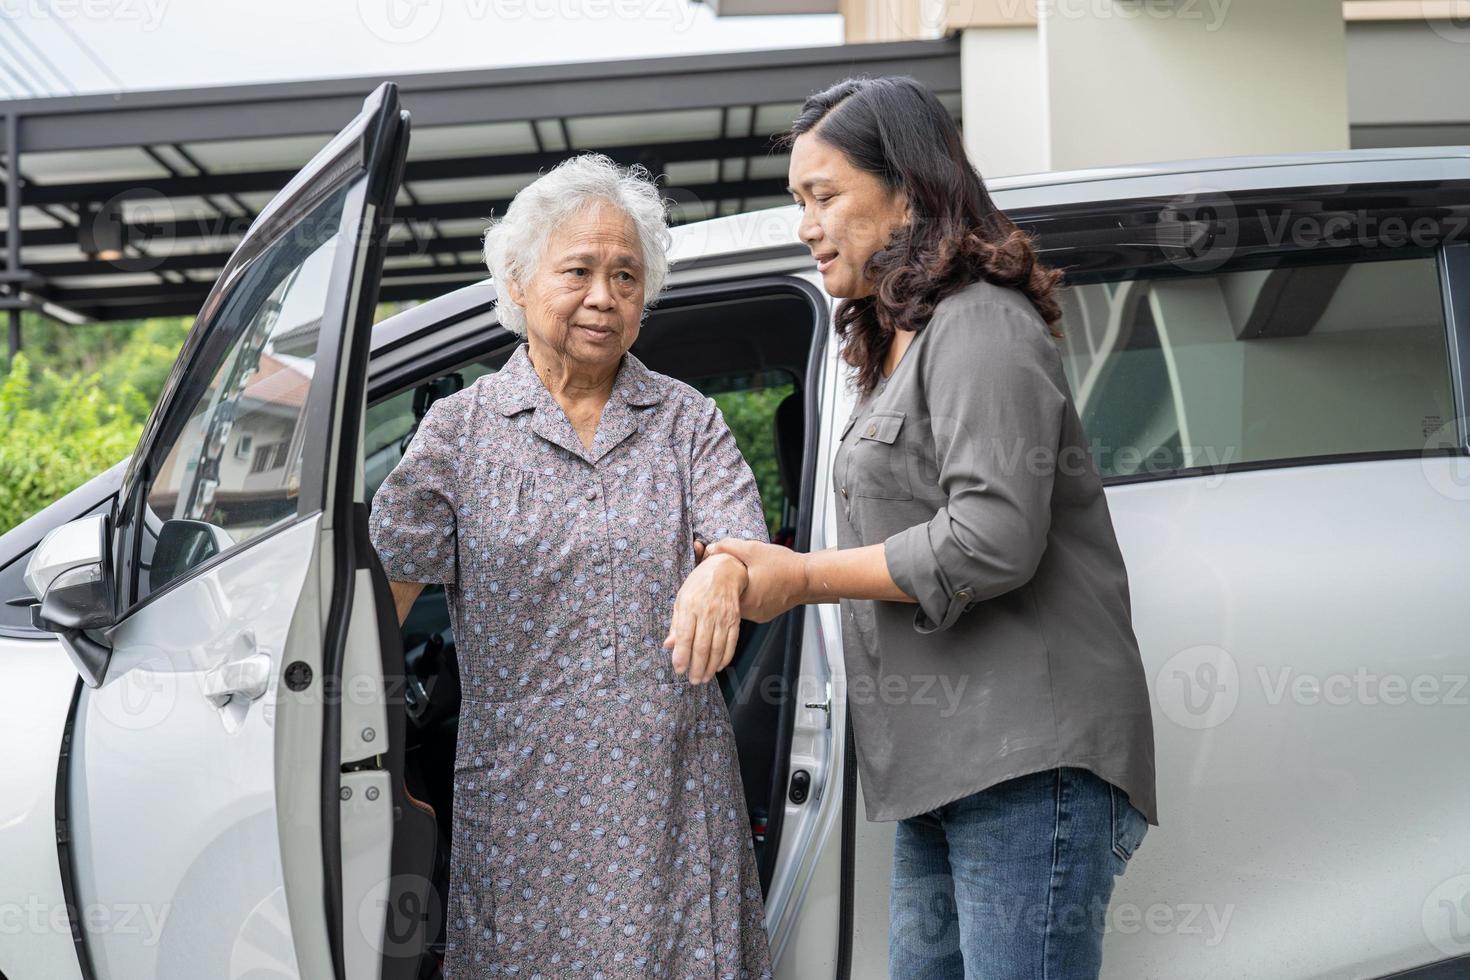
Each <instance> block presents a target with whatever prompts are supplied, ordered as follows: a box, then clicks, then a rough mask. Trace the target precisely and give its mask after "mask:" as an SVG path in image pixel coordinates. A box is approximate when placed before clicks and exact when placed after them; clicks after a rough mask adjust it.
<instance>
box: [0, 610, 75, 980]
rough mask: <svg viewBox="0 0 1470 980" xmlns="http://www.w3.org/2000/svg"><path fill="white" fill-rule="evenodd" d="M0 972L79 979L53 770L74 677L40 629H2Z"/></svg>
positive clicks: (63, 656) (58, 979)
mask: <svg viewBox="0 0 1470 980" xmlns="http://www.w3.org/2000/svg"><path fill="white" fill-rule="evenodd" d="M0 676H3V677H4V678H5V683H4V684H0V744H3V745H6V746H9V747H10V748H11V751H10V752H9V754H8V756H7V758H6V761H5V766H4V770H3V776H0V782H3V791H0V854H4V855H5V871H4V874H0V909H3V910H5V915H6V918H5V920H4V928H0V975H4V976H7V977H13V978H17V980H18V978H21V977H30V976H36V977H41V976H44V977H55V978H56V980H82V974H81V970H80V967H79V964H78V961H77V954H76V949H75V947H74V946H73V943H72V934H71V926H70V924H69V922H68V919H67V915H66V907H67V904H68V899H69V898H70V896H69V895H68V891H69V888H70V886H69V884H68V883H67V882H66V881H65V880H64V878H63V876H62V874H61V870H60V867H59V865H58V862H57V848H56V830H57V826H58V825H57V822H56V817H57V809H56V778H57V758H58V756H59V755H60V753H61V747H62V738H63V735H64V734H65V730H66V721H67V714H68V710H69V708H70V706H71V702H72V695H73V693H74V692H75V691H76V688H77V685H78V684H79V683H80V682H79V681H78V679H77V672H76V670H75V668H73V667H72V664H71V661H70V660H68V659H67V656H66V654H65V653H64V652H63V651H62V649H61V647H60V645H59V644H58V643H57V642H56V641H55V639H53V638H51V637H49V636H46V635H45V634H36V635H35V636H34V637H29V638H27V637H22V636H18V635H8V634H5V633H0Z"/></svg>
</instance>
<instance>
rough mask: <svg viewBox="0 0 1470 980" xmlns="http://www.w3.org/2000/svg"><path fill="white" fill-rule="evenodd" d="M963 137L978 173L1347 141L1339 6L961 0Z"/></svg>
mask: <svg viewBox="0 0 1470 980" xmlns="http://www.w3.org/2000/svg"><path fill="white" fill-rule="evenodd" d="M946 9H947V13H948V20H947V22H946V27H947V28H948V29H950V30H959V31H960V32H961V34H962V37H963V42H962V48H961V73H962V88H963V97H964V121H965V143H966V146H967V147H968V149H969V150H970V153H971V154H972V156H973V158H974V159H975V161H976V165H977V166H978V167H979V168H980V172H981V173H982V174H983V175H985V176H987V177H991V176H1001V175H1003V174H1016V173H1027V172H1033V171H1039V170H1070V169H1077V168H1084V167H1097V166H1109V165H1113V164H1124V163H1138V162H1144V161H1157V160H1175V159H1183V158H1190V157H1207V156H1233V155H1238V154H1251V153H1284V152H1294V151H1311V150H1335V149H1345V148H1346V147H1347V146H1348V117H1347V66H1346V56H1345V43H1344V28H1343V7H1342V0H1290V2H1284V0H966V2H964V3H951V4H949V5H948V7H947V8H946Z"/></svg>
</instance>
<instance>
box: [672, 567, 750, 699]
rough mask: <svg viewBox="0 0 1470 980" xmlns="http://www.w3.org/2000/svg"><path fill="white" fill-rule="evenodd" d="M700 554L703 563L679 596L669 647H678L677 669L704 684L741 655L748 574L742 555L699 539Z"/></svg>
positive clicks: (690, 575) (675, 651) (674, 650)
mask: <svg viewBox="0 0 1470 980" xmlns="http://www.w3.org/2000/svg"><path fill="white" fill-rule="evenodd" d="M695 557H696V559H697V561H698V564H697V566H696V567H695V569H694V571H692V572H690V573H689V577H688V578H686V579H685V580H684V584H683V585H681V586H680V587H679V595H678V597H677V598H676V599H675V600H674V618H673V623H672V626H671V628H670V630H669V635H668V636H667V637H666V638H665V639H664V648H665V649H671V650H673V657H672V662H673V666H674V671H675V672H676V673H679V674H687V676H688V678H689V683H691V684H703V683H706V682H707V681H709V680H711V679H712V678H713V677H714V676H715V674H717V673H718V672H720V671H722V670H724V669H725V668H726V667H727V666H729V664H730V660H731V659H732V658H733V657H734V656H735V644H736V642H737V641H738V640H739V638H740V594H741V592H742V591H744V589H745V578H746V576H745V566H744V565H742V564H741V563H740V562H739V561H738V560H736V559H735V558H733V557H731V556H729V555H723V556H716V555H715V554H713V553H712V552H709V551H707V549H705V548H704V547H703V546H702V545H701V544H699V543H698V542H696V543H695Z"/></svg>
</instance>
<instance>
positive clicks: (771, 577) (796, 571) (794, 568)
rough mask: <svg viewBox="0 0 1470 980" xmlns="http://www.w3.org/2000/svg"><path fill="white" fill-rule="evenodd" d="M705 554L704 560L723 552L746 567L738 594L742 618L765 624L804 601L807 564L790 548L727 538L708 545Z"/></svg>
mask: <svg viewBox="0 0 1470 980" xmlns="http://www.w3.org/2000/svg"><path fill="white" fill-rule="evenodd" d="M705 554H706V555H707V556H708V557H707V558H706V559H705V561H713V560H714V559H715V558H717V557H720V556H722V555H723V556H725V557H731V558H735V559H737V560H738V561H739V562H740V563H741V564H742V565H744V566H745V569H746V585H745V590H744V592H743V593H742V594H741V597H740V615H741V616H742V617H743V618H745V619H750V620H754V621H755V622H757V623H768V622H770V621H771V620H773V619H775V618H776V617H777V616H779V615H781V614H782V613H783V612H785V611H786V610H788V609H790V608H791V607H792V606H795V605H798V604H800V603H801V602H803V601H806V597H805V595H804V593H805V586H806V565H805V563H804V560H803V557H802V555H800V554H798V553H797V552H795V551H792V550H791V549H790V548H785V547H782V546H781V545H778V544H766V543H764V542H762V541H743V540H740V539H738V538H727V539H726V540H724V541H716V542H715V543H714V544H712V545H710V546H709V548H708V549H706V551H705Z"/></svg>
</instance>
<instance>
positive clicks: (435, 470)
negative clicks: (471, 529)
mask: <svg viewBox="0 0 1470 980" xmlns="http://www.w3.org/2000/svg"><path fill="white" fill-rule="evenodd" d="M452 412H453V410H452V409H451V408H450V407H449V406H448V405H447V403H446V401H445V400H442V399H441V400H440V401H436V402H434V403H433V404H432V405H430V406H429V410H428V411H427V412H426V413H425V414H424V417H423V419H422V420H421V421H420V422H419V427H418V431H417V432H415V433H414V436H413V439H412V441H410V442H409V444H408V450H407V452H405V453H404V454H403V459H401V460H399V461H398V465H397V466H395V467H394V468H393V471H392V472H391V473H389V474H388V478H387V479H386V480H384V481H383V485H382V486H381V487H379V488H378V492H377V493H375V494H373V501H372V515H371V519H370V520H369V521H368V536H369V538H370V539H371V541H372V545H373V548H374V549H375V550H376V551H377V552H378V559H379V561H381V562H382V564H383V571H384V572H385V573H386V574H387V576H388V578H389V579H390V580H393V581H399V582H424V583H435V584H445V585H448V584H450V583H453V582H454V581H455V574H456V556H457V551H458V542H457V539H456V520H455V506H456V505H455V492H454V487H455V485H456V483H457V479H456V474H457V466H458V461H459V458H460V450H459V448H458V445H457V442H458V436H457V435H456V432H457V430H458V429H459V428H461V427H462V426H459V425H458V424H457V423H456V422H455V421H454V419H453V418H452V417H451V416H452Z"/></svg>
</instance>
